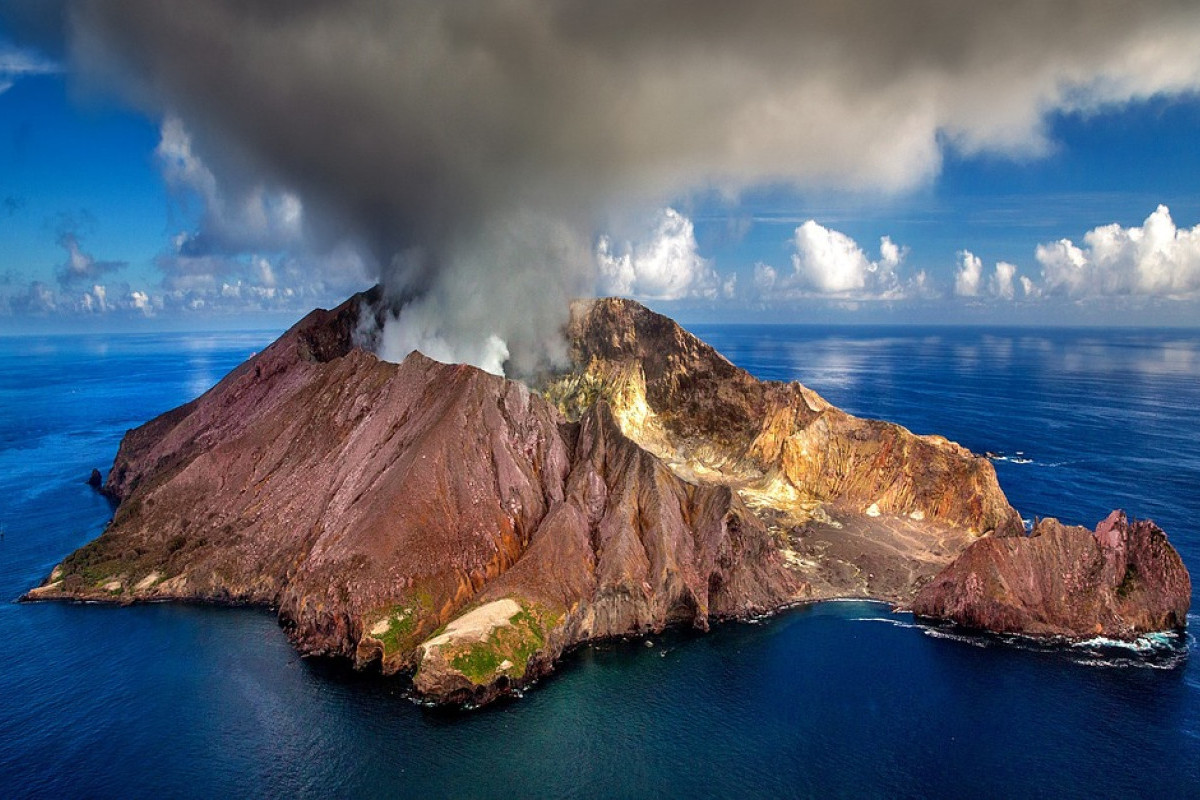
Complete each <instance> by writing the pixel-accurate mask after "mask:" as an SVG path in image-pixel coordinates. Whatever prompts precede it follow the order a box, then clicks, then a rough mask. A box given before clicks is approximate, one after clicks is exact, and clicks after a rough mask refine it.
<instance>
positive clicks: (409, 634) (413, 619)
mask: <svg viewBox="0 0 1200 800" xmlns="http://www.w3.org/2000/svg"><path fill="white" fill-rule="evenodd" d="M432 610H433V595H432V594H430V593H429V591H428V590H426V589H420V588H418V589H414V590H413V591H412V592H411V593H410V594H409V596H408V597H407V598H406V599H405V602H402V603H397V604H395V605H391V606H387V607H386V608H382V609H379V610H378V611H376V612H374V613H372V614H367V615H365V616H364V620H365V623H364V625H363V634H364V635H365V636H370V637H371V638H372V639H378V640H379V641H380V642H381V643H382V644H383V654H384V656H385V657H386V656H389V655H394V654H397V653H406V652H408V651H409V650H412V649H413V648H414V647H416V646H417V645H418V644H420V642H421V640H422V639H424V637H423V636H421V635H420V629H421V621H422V620H423V619H425V618H426V617H428V616H429V615H430V614H431V613H432ZM384 622H386V623H387V626H386V628H384V625H383V623H384ZM381 628H384V629H383V630H380V629H381ZM376 631H379V632H378V633H376Z"/></svg>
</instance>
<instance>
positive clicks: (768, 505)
mask: <svg viewBox="0 0 1200 800" xmlns="http://www.w3.org/2000/svg"><path fill="white" fill-rule="evenodd" d="M379 301H380V297H379V294H378V292H377V291H373V292H371V293H366V294H364V295H359V296H356V297H354V298H351V299H350V300H349V301H347V302H346V303H344V304H343V305H342V306H340V307H339V308H337V309H335V310H333V311H314V312H313V313H311V314H310V315H309V316H308V317H306V318H305V319H304V320H303V321H301V322H300V323H298V324H297V325H296V326H295V327H294V328H292V330H290V331H288V333H286V334H284V335H283V336H282V337H280V339H279V340H278V341H277V342H275V343H274V344H272V345H271V346H270V347H269V348H267V349H266V350H264V351H263V352H262V353H260V354H258V355H256V356H255V357H253V358H252V359H250V360H249V361H247V362H246V363H245V364H243V365H242V366H241V367H239V368H238V369H236V370H234V371H233V372H232V373H230V374H229V375H228V376H227V377H226V378H225V379H224V380H222V381H221V382H220V383H219V384H217V385H216V386H215V387H213V388H212V389H211V390H210V391H208V392H207V393H205V394H204V395H203V396H201V397H200V398H198V399H196V400H195V401H193V402H191V403H188V404H187V405H184V406H181V407H180V408H178V409H176V410H174V411H171V412H169V413H167V414H164V415H163V416H161V417H159V418H157V419H155V420H152V421H150V422H149V423H147V424H145V425H143V426H142V427H140V428H138V429H136V430H133V431H130V432H129V433H128V434H127V435H126V437H125V439H124V441H123V442H122V444H121V448H120V451H119V452H118V455H117V458H116V461H115V463H114V465H113V468H112V470H111V472H110V473H109V476H108V480H107V483H106V485H105V489H106V491H107V492H109V493H110V494H111V495H112V496H113V497H114V498H116V499H117V500H119V501H120V505H119V507H118V509H117V512H116V515H115V517H114V519H113V521H112V522H111V524H110V525H109V527H108V528H107V529H106V530H105V532H104V533H103V535H101V536H100V537H99V538H98V539H97V540H95V541H94V542H92V543H91V544H89V545H87V546H86V547H84V548H82V549H80V550H79V551H77V552H75V553H73V554H72V555H70V556H69V557H68V558H67V559H65V560H64V561H63V562H62V563H61V564H60V565H59V566H58V567H56V568H55V570H54V571H53V573H52V574H51V575H50V576H49V578H48V579H47V580H46V582H44V584H43V585H42V586H41V587H39V588H38V589H35V590H32V591H31V592H30V593H29V595H28V598H30V599H59V598H83V599H91V600H106V601H112V602H133V601H143V600H160V599H172V600H195V601H216V602H229V603H253V604H261V605H269V606H273V607H277V608H278V609H279V617H280V621H281V623H282V624H283V625H284V627H285V629H286V630H287V632H288V634H289V636H290V637H291V638H292V640H293V642H294V643H295V645H296V646H297V647H298V648H299V649H300V650H301V651H302V652H304V653H306V654H324V655H337V656H343V657H346V658H350V659H352V660H353V661H354V663H355V664H356V665H357V666H360V667H367V666H371V665H378V666H379V667H380V668H382V670H383V671H384V672H388V673H390V672H396V671H401V670H405V671H414V672H415V675H414V686H415V687H416V689H417V691H418V692H420V693H422V694H424V695H425V696H427V697H430V698H433V699H436V700H442V701H473V702H484V701H487V700H489V699H491V698H493V697H495V696H496V695H497V694H499V693H503V692H506V691H509V690H511V689H513V688H515V687H519V686H521V685H522V684H524V683H526V682H528V681H529V680H531V679H533V678H535V677H537V676H538V675H540V674H542V673H544V672H546V671H548V670H549V669H550V668H551V666H552V664H553V663H554V661H555V659H557V658H558V657H559V656H560V655H561V653H562V652H563V651H564V650H565V649H566V648H568V647H570V646H572V645H574V644H576V643H579V642H582V641H586V640H589V639H594V638H599V637H606V636H616V635H624V634H629V633H642V632H646V631H655V630H660V629H661V628H662V627H664V626H666V625H670V624H687V625H692V626H695V627H697V628H701V629H705V628H707V627H708V625H709V622H710V620H713V619H720V618H727V617H742V616H747V615H751V614H758V613H763V612H769V611H772V610H776V609H779V608H781V607H784V606H786V605H788V604H790V603H794V602H797V601H802V600H810V599H819V598H824V597H833V596H861V597H875V598H882V599H888V600H892V601H895V602H899V603H905V602H907V601H910V600H911V599H912V597H913V596H914V594H916V592H917V590H918V589H920V587H921V586H922V585H924V584H926V583H927V582H929V581H930V579H931V578H933V576H935V575H937V574H938V573H939V572H940V571H941V570H942V569H943V568H944V567H945V566H946V565H947V564H949V563H950V562H951V561H952V560H954V558H955V557H956V556H958V555H959V554H960V553H963V552H964V550H965V551H966V553H971V552H973V551H974V550H975V549H976V548H978V547H979V546H980V545H981V544H983V543H985V542H999V541H1001V538H997V537H1011V536H1013V535H1015V534H1020V533H1021V528H1020V519H1019V517H1018V516H1017V514H1016V512H1015V511H1014V510H1013V509H1012V508H1011V507H1010V506H1009V505H1008V503H1007V501H1006V500H1005V498H1004V495H1003V493H1002V492H1001V491H1000V489H999V486H998V485H997V483H996V478H995V473H994V471H993V469H992V467H991V464H990V463H989V462H987V461H986V460H984V459H982V458H978V457H976V456H974V455H972V454H970V453H969V452H967V451H966V450H964V449H963V448H961V447H959V446H958V445H955V444H953V443H950V442H947V441H946V440H945V439H941V438H939V437H920V436H915V435H913V434H912V433H910V432H908V431H906V430H904V429H903V428H900V427H899V426H895V425H890V424H888V423H882V422H873V421H867V420H860V419H857V418H855V417H852V416H850V415H848V414H845V413H843V412H841V411H839V410H837V409H835V408H833V407H832V406H830V405H829V404H828V403H826V402H825V401H824V400H822V399H821V398H820V397H819V396H818V395H816V394H815V393H814V392H811V391H810V390H808V389H806V388H804V387H802V386H800V384H797V383H793V384H780V383H763V382H759V381H757V380H755V379H754V378H752V377H751V376H750V375H749V374H747V373H745V372H744V371H742V370H740V369H738V368H736V367H734V366H733V365H732V364H730V363H729V362H728V361H726V360H725V359H724V358H722V357H721V356H720V355H719V354H717V353H716V352H715V351H714V350H712V348H710V347H709V346H708V345H706V344H704V343H703V342H700V341H699V340H698V339H696V338H695V337H693V336H691V335H690V334H688V333H686V332H685V331H683V329H682V328H680V327H679V326H677V325H676V324H675V323H673V322H671V321H670V320H669V319H667V318H666V317H662V316H660V315H657V314H654V313H652V312H650V311H649V310H647V309H645V308H644V307H642V306H640V305H638V304H636V303H632V302H630V301H623V300H601V301H596V302H594V303H591V304H586V305H579V306H577V307H576V308H575V309H574V314H573V320H572V325H571V329H570V333H571V337H572V343H573V357H574V362H575V366H574V368H573V369H572V370H571V371H570V372H569V373H565V374H560V375H555V376H549V377H547V378H545V379H543V380H542V381H541V382H540V383H539V387H540V390H541V391H540V392H531V391H530V390H529V389H528V388H526V387H525V386H524V385H522V384H519V383H516V382H513V381H508V380H504V379H502V378H498V377H495V376H492V375H488V374H487V373H484V372H482V371H480V370H477V369H475V368H472V367H468V366H462V365H445V364H439V363H437V362H434V361H431V360H429V359H427V358H425V357H424V356H422V355H420V354H419V353H413V354H411V355H410V356H409V357H408V358H407V359H405V361H404V362H403V363H402V364H390V363H387V362H383V361H380V360H379V359H377V358H376V357H375V356H374V355H372V354H371V353H368V352H366V351H364V350H363V349H360V348H359V347H356V346H355V343H354V331H355V330H356V329H357V327H358V322H359V316H360V313H362V312H363V311H364V310H365V309H370V308H374V307H376V306H377V304H378V303H379ZM368 313H369V312H368ZM547 398H548V399H547ZM1089 535H1090V534H1089ZM980 537H985V538H983V539H980ZM976 540H979V541H978V542H976ZM1022 540H1023V539H1022ZM1048 541H1049V540H1048ZM972 542H976V544H975V545H972V546H970V547H969V545H971V543H972ZM1162 547H1165V548H1166V549H1167V550H1169V551H1170V553H1171V554H1173V553H1174V551H1173V550H1170V547H1169V545H1166V544H1165V539H1164V540H1163V542H1162ZM1160 549H1161V548H1160ZM1014 552H1015V551H1014ZM1156 552H1157V551H1156ZM1175 558H1176V560H1178V557H1177V556H1176V557H1175ZM1137 563H1138V565H1139V569H1141V568H1142V566H1141V565H1147V566H1146V569H1151V567H1150V566H1149V565H1151V563H1152V562H1151V561H1149V560H1146V559H1143V560H1141V561H1137ZM1159 563H1165V562H1162V561H1161V559H1160V561H1154V562H1153V564H1159ZM1140 574H1141V573H1140V572H1139V575H1140ZM1184 575H1185V577H1186V572H1185V573H1184ZM939 580H940V579H939ZM935 583H936V581H935ZM938 585H939V586H943V585H945V586H949V584H946V583H945V582H943V583H941V584H938ZM947 591H949V589H947ZM1130 596H1131V597H1133V599H1132V600H1130V601H1129V603H1127V604H1126V605H1127V606H1130V607H1133V606H1136V605H1137V599H1138V597H1140V596H1139V595H1136V593H1135V594H1134V595H1130ZM1123 608H1124V607H1123ZM1122 613H1123V612H1122ZM1184 618H1186V606H1185V610H1184V615H1183V617H1179V618H1175V617H1171V618H1162V617H1161V615H1158V616H1155V615H1153V614H1151V615H1149V616H1141V617H1138V616H1136V615H1134V616H1127V617H1122V619H1128V620H1129V621H1130V622H1129V625H1128V630H1129V631H1135V630H1144V629H1145V628H1144V627H1140V626H1142V625H1143V623H1146V624H1149V623H1151V622H1154V621H1156V620H1157V621H1164V622H1166V623H1178V622H1179V620H1181V619H1184Z"/></svg>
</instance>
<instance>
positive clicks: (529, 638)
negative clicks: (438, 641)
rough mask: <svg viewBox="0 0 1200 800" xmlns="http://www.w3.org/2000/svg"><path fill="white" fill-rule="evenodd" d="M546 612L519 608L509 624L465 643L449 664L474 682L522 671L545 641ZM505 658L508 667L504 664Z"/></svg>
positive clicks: (490, 680) (487, 681)
mask: <svg viewBox="0 0 1200 800" xmlns="http://www.w3.org/2000/svg"><path fill="white" fill-rule="evenodd" d="M545 616H546V615H545V614H544V613H542V612H541V611H540V610H536V609H535V610H525V609H522V610H521V611H518V612H517V613H516V614H513V615H512V616H511V617H509V620H508V623H509V624H508V625H501V626H500V627H498V628H496V629H495V630H493V631H492V633H491V634H490V635H489V636H488V638H487V640H486V641H482V642H476V643H473V644H469V645H466V646H465V648H464V649H462V650H460V651H459V652H457V653H455V654H454V655H453V656H451V657H450V666H452V667H454V669H456V670H458V671H459V672H460V673H462V674H463V675H464V676H465V677H466V678H467V679H468V680H469V681H471V682H472V683H474V684H476V685H483V684H488V683H491V682H492V681H493V680H495V679H496V678H497V677H499V675H500V674H508V673H510V671H511V674H513V675H515V676H520V675H524V674H525V667H526V665H528V663H529V659H530V658H531V657H532V656H533V655H534V653H536V652H537V651H538V650H540V649H542V648H543V647H544V646H545V644H546V630H547V628H546V626H545V622H544V620H545ZM505 661H507V662H509V664H510V665H511V666H509V667H503V668H502V665H503V664H504V662H505Z"/></svg>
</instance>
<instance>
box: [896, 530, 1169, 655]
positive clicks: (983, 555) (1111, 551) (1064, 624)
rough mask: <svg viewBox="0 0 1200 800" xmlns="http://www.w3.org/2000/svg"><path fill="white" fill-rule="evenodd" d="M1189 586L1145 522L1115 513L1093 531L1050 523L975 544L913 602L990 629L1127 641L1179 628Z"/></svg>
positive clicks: (924, 611)
mask: <svg viewBox="0 0 1200 800" xmlns="http://www.w3.org/2000/svg"><path fill="white" fill-rule="evenodd" d="M1191 596H1192V584H1191V579H1190V578H1189V576H1188V572H1187V569H1186V568H1185V567H1184V565H1183V561H1182V560H1181V559H1180V558H1179V554H1178V553H1177V552H1176V551H1175V549H1174V548H1173V547H1171V545H1170V544H1169V543H1168V542H1167V537H1166V535H1165V534H1164V533H1163V532H1162V530H1161V529H1159V527H1158V526H1157V525H1155V524H1154V523H1153V522H1150V521H1148V520H1138V521H1135V522H1132V523H1131V522H1129V521H1128V520H1127V519H1126V517H1125V514H1124V512H1122V511H1114V512H1113V513H1112V514H1110V515H1109V516H1108V518H1107V519H1105V520H1104V521H1103V522H1101V523H1100V524H1099V525H1098V526H1097V527H1096V530H1095V531H1089V530H1088V529H1086V528H1082V527H1076V526H1066V525H1062V524H1060V523H1059V522H1058V520H1054V519H1045V520H1042V521H1041V522H1039V523H1038V524H1037V526H1036V527H1035V528H1034V530H1033V533H1032V534H1031V535H1030V536H1028V537H1024V536H1022V537H1009V538H1005V539H996V538H988V539H981V540H980V541H978V542H976V543H975V544H973V545H971V546H970V547H968V548H967V549H966V550H965V551H964V552H963V554H962V555H961V556H959V557H958V559H957V560H956V561H955V562H954V563H953V564H951V565H950V566H949V567H947V568H946V569H945V570H944V571H943V572H942V573H941V574H940V575H938V576H937V577H936V578H935V579H934V580H933V581H932V582H931V583H929V584H928V585H927V586H926V587H925V588H924V589H922V590H921V592H920V593H919V594H918V595H917V597H916V599H915V600H914V601H913V604H912V610H913V612H914V613H916V614H918V615H920V616H925V617H934V618H940V619H948V620H953V621H954V622H957V623H959V624H961V625H964V626H966V627H970V628H977V629H983V630H989V631H996V632H1010V633H1023V634H1031V635H1038V636H1065V637H1071V638H1080V637H1089V636H1106V637H1109V638H1115V639H1131V638H1134V637H1136V636H1137V635H1139V634H1141V633H1146V632H1149V631H1160V630H1168V629H1172V628H1183V627H1184V626H1185V625H1186V624H1187V612H1188V606H1189V604H1190V603H1191Z"/></svg>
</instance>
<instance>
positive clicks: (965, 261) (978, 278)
mask: <svg viewBox="0 0 1200 800" xmlns="http://www.w3.org/2000/svg"><path fill="white" fill-rule="evenodd" d="M1018 284H1019V285H1020V286H1021V293H1022V294H1023V295H1024V296H1025V297H1033V296H1034V295H1035V294H1036V291H1037V290H1036V288H1035V287H1034V284H1033V281H1031V280H1030V279H1029V278H1027V277H1025V276H1024V275H1018V274H1017V265H1016V264H1010V263H1009V262H1007V261H998V262H996V267H995V269H994V271H993V272H992V274H991V275H989V276H987V277H986V280H985V276H984V269H983V259H981V258H980V257H979V256H977V255H975V254H974V253H972V252H971V251H970V250H960V251H959V253H958V269H956V270H955V272H954V294H956V295H957V296H959V297H992V298H996V299H999V300H1014V299H1016V296H1017V286H1018Z"/></svg>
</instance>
